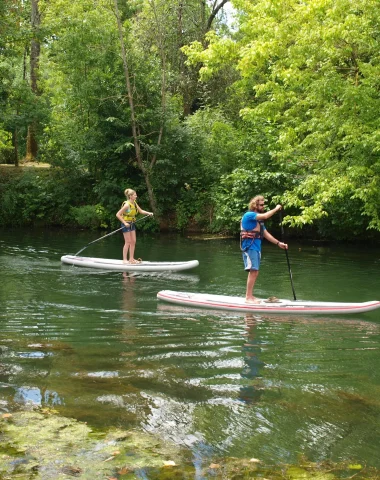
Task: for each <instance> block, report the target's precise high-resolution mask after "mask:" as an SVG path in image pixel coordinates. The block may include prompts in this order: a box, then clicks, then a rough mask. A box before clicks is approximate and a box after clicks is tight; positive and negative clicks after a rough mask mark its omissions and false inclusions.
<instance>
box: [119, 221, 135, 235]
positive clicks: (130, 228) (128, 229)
mask: <svg viewBox="0 0 380 480" xmlns="http://www.w3.org/2000/svg"><path fill="white" fill-rule="evenodd" d="M127 223H129V227H126V226H125V225H124V223H122V224H121V226H122V227H123V228H122V229H121V231H122V232H123V233H126V232H133V231H134V230H136V225H135V224H134V223H133V222H127Z"/></svg>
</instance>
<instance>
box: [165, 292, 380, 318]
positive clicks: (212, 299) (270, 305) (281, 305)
mask: <svg viewBox="0 0 380 480" xmlns="http://www.w3.org/2000/svg"><path fill="white" fill-rule="evenodd" d="M157 298H158V299H159V300H163V301H165V302H169V303H175V304H177V305H186V306H192V307H201V308H210V309H214V310H215V309H217V310H228V311H235V312H257V313H266V312H269V313H293V314H294V313H301V314H326V313H327V314H339V313H363V312H369V311H371V310H375V309H377V308H380V301H377V300H373V301H369V302H362V303H345V302H315V301H302V300H295V301H293V300H283V299H276V301H274V302H273V301H269V299H270V298H271V297H269V299H262V300H261V302H260V303H247V302H246V301H245V298H244V297H234V296H228V295H213V294H207V293H191V292H176V291H173V290H161V291H160V292H158V294H157ZM272 298H273V297H272ZM265 300H267V301H265Z"/></svg>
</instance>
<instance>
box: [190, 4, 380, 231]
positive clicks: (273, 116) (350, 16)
mask: <svg viewBox="0 0 380 480" xmlns="http://www.w3.org/2000/svg"><path fill="white" fill-rule="evenodd" d="M234 5H235V7H236V9H237V12H238V15H239V30H238V31H237V32H236V34H235V38H234V39H228V38H219V37H217V36H216V35H211V36H209V42H210V43H209V46H208V48H207V49H206V50H202V49H201V48H200V46H199V45H198V44H194V45H192V46H191V47H190V48H188V49H187V52H186V53H187V54H188V56H189V59H190V60H191V61H193V62H202V63H203V67H202V69H201V71H200V73H201V76H202V77H203V79H207V78H208V77H210V76H212V75H215V73H216V72H218V71H219V70H220V69H221V68H223V67H224V66H225V65H226V63H229V64H231V63H233V64H234V65H235V68H236V70H237V71H238V72H239V74H240V79H239V81H237V82H236V83H235V85H234V91H235V98H236V102H237V103H241V102H242V100H243V101H244V104H245V105H244V106H243V107H242V108H241V110H240V115H241V116H242V118H243V119H244V120H245V121H246V122H247V123H250V124H252V125H256V124H257V123H262V122H266V123H267V131H268V132H269V131H271V132H272V135H271V137H272V141H271V142H270V143H269V144H268V151H269V152H270V155H271V157H272V159H273V161H274V162H275V163H276V165H277V168H278V169H281V171H282V172H285V173H286V174H287V176H292V177H293V178H294V180H295V182H294V185H295V186H294V187H293V188H292V189H290V190H289V191H287V192H285V193H284V195H283V201H285V202H286V204H287V206H288V207H291V208H293V209H294V215H292V216H291V217H289V216H288V217H287V218H286V219H285V220H286V221H287V222H288V223H289V224H290V225H292V226H302V225H305V224H313V223H314V222H316V223H317V224H320V222H322V221H323V219H324V217H326V218H327V217H328V218H330V228H338V225H340V226H341V225H343V226H344V228H346V232H347V233H349V230H348V229H349V228H350V227H351V228H352V226H353V225H355V227H356V226H359V225H362V224H363V219H364V223H365V224H366V226H367V228H370V229H371V228H372V229H376V230H380V210H379V207H378V205H379V201H380V193H379V192H380V188H379V186H380V185H379V178H380V177H379V170H380V158H379V138H380V137H379V131H380V129H379V127H380V120H379V115H378V111H379V103H380V96H379V88H378V78H379V73H380V64H379V51H380V49H379V46H380V45H379V41H380V37H379V34H378V28H377V25H378V18H379V15H380V4H379V2H377V1H376V0H359V1H357V2H355V3H353V2H352V1H350V0H334V1H333V0H329V1H327V2H326V1H325V0H323V1H322V0H315V1H313V2H301V3H300V2H298V1H296V0H287V1H285V0H282V1H279V2H270V3H268V2H266V1H264V0H258V1H257V2H254V3H253V2H251V1H248V0H235V1H234ZM273 133H274V135H273ZM334 226H335V227H334Z"/></svg>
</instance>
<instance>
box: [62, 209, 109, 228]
mask: <svg viewBox="0 0 380 480" xmlns="http://www.w3.org/2000/svg"><path fill="white" fill-rule="evenodd" d="M70 213H71V215H72V216H73V218H74V220H75V222H76V223H77V224H78V225H80V226H81V227H86V228H91V229H96V228H107V223H106V212H105V210H104V208H103V207H102V206H101V205H84V206H81V207H72V208H71V210H70Z"/></svg>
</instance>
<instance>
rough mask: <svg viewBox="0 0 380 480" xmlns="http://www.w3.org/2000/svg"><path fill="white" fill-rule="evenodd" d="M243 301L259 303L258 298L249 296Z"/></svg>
mask: <svg viewBox="0 0 380 480" xmlns="http://www.w3.org/2000/svg"><path fill="white" fill-rule="evenodd" d="M245 303H253V304H258V303H261V300H259V299H258V298H256V297H249V298H246V299H245Z"/></svg>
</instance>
